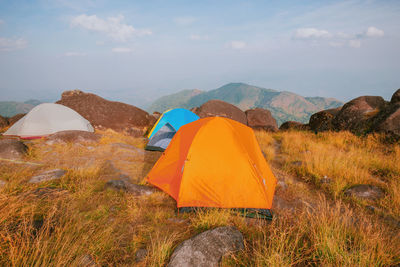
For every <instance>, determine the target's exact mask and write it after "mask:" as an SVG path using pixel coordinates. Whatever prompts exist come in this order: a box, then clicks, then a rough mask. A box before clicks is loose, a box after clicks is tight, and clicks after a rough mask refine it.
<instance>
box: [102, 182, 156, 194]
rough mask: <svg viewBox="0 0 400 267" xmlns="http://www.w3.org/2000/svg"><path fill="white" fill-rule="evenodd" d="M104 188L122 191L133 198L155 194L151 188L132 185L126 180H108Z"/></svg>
mask: <svg viewBox="0 0 400 267" xmlns="http://www.w3.org/2000/svg"><path fill="white" fill-rule="evenodd" d="M105 186H106V188H112V189H114V190H122V191H125V192H128V193H130V194H133V195H135V196H143V195H151V194H153V193H154V192H155V190H154V188H153V187H149V186H145V185H138V184H132V183H130V182H128V181H126V180H110V181H108V182H107V183H106V185H105Z"/></svg>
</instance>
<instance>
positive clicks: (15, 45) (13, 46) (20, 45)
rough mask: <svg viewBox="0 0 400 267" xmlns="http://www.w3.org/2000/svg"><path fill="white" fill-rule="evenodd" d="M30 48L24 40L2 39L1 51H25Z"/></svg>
mask: <svg viewBox="0 0 400 267" xmlns="http://www.w3.org/2000/svg"><path fill="white" fill-rule="evenodd" d="M27 46H28V42H27V41H26V40H25V39H23V38H18V39H11V38H1V37H0V51H14V50H19V49H24V48H26V47H27Z"/></svg>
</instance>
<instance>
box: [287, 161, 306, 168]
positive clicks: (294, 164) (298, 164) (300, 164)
mask: <svg viewBox="0 0 400 267" xmlns="http://www.w3.org/2000/svg"><path fill="white" fill-rule="evenodd" d="M290 164H292V165H293V166H296V167H300V166H302V165H303V162H302V161H298V160H296V161H292V162H291V163H290Z"/></svg>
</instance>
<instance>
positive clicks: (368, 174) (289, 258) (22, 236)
mask: <svg viewBox="0 0 400 267" xmlns="http://www.w3.org/2000/svg"><path fill="white" fill-rule="evenodd" d="M102 134H103V138H102V139H101V141H100V143H98V144H97V143H95V144H86V145H75V144H55V145H51V146H49V145H46V144H45V140H37V141H34V142H32V143H31V144H30V145H29V146H30V151H31V152H30V153H29V155H28V156H27V157H26V158H25V159H24V160H29V161H34V162H40V163H42V164H43V165H40V166H30V165H21V164H11V163H1V162H0V179H1V180H3V181H6V182H7V185H6V186H4V187H2V188H0V266H78V265H79V264H80V263H81V262H82V260H83V259H85V258H86V259H87V258H89V259H92V260H93V261H94V262H96V263H97V264H98V265H100V266H165V265H166V264H167V263H168V261H169V258H170V256H171V255H172V253H173V250H174V249H175V248H176V247H177V246H178V245H179V244H180V243H181V242H182V241H183V240H185V239H187V238H190V237H192V236H194V235H196V234H198V233H200V232H203V231H206V230H209V229H213V228H215V227H218V226H236V227H237V228H238V229H239V230H240V231H241V232H242V233H243V235H244V238H245V249H244V250H243V251H241V252H238V253H235V254H233V255H228V256H227V257H225V258H224V259H223V262H222V266H294V265H296V266H304V265H313V266H391V265H395V264H399V263H400V236H399V231H396V230H393V229H392V228H389V227H390V226H387V225H386V224H385V223H383V222H382V220H380V219H379V218H378V217H376V216H374V215H373V214H369V213H368V212H363V211H362V210H361V211H359V210H357V211H356V212H355V211H353V210H352V209H351V208H349V207H348V206H347V204H344V203H343V201H342V200H341V198H342V191H343V189H344V188H346V187H348V186H350V185H352V184H355V183H367V182H368V183H373V184H376V185H379V186H380V187H382V188H384V189H385V191H386V196H385V197H384V198H383V199H381V200H379V201H377V202H376V203H374V205H376V206H378V207H380V208H382V209H383V210H384V211H385V212H386V213H391V214H393V215H396V214H398V206H399V205H400V202H399V199H400V197H399V193H400V182H399V177H398V174H399V170H400V169H399V168H400V167H399V163H400V162H399V158H400V148H399V146H398V145H394V146H387V145H384V144H382V143H381V142H380V139H379V137H373V136H371V137H369V138H364V139H363V138H359V137H356V136H353V135H351V134H349V133H326V134H319V135H314V134H311V133H297V132H287V133H274V134H271V133H266V132H262V131H260V132H257V133H256V136H257V139H258V142H259V143H260V146H261V148H262V150H263V152H264V153H265V154H266V157H267V159H268V160H269V161H270V162H271V163H272V161H273V160H276V156H277V154H281V153H283V154H284V157H283V161H284V162H283V163H284V164H283V166H284V168H285V169H286V170H287V171H289V172H291V173H293V174H297V175H298V176H299V178H301V177H304V179H306V180H307V181H310V182H311V183H315V185H318V186H317V187H316V189H314V187H311V189H310V188H309V187H308V186H307V184H306V183H296V182H294V181H293V182H290V181H286V183H287V185H288V187H287V189H285V190H284V189H281V191H280V193H279V194H281V195H280V196H285V198H287V199H292V200H299V201H300V200H304V201H306V202H310V203H311V199H315V198H317V201H315V203H314V202H313V205H312V206H311V208H307V209H305V208H303V209H298V210H295V211H277V212H276V213H275V216H274V218H273V220H272V221H264V220H256V219H248V218H244V217H242V216H240V215H238V214H237V213H235V212H233V211H231V210H229V209H206V210H202V211H199V212H197V213H180V214H179V213H178V212H177V209H176V202H175V201H174V200H173V199H172V198H171V197H169V196H168V195H167V194H165V193H163V192H157V193H154V194H152V195H150V196H142V197H134V196H132V195H130V194H129V193H126V192H123V191H115V190H112V189H110V188H105V186H104V185H105V183H106V180H104V179H103V178H102V177H103V175H104V163H105V161H107V160H110V161H112V162H113V164H114V166H115V167H116V168H117V169H118V170H120V171H122V172H124V173H127V174H128V175H129V176H130V177H131V181H132V182H137V183H139V182H143V180H142V179H143V177H144V175H145V174H146V171H147V169H149V168H151V166H152V164H154V162H155V161H156V159H157V155H159V154H156V153H154V154H148V155H147V156H146V155H144V154H140V153H139V152H138V151H136V150H129V149H125V148H121V147H118V146H113V144H115V143H124V144H129V145H132V146H134V147H137V148H139V147H140V146H141V145H140V144H144V143H143V140H142V139H140V138H139V139H135V138H132V137H129V136H124V135H122V134H118V133H114V132H111V131H105V132H102ZM279 142H282V147H281V149H282V152H280V151H275V149H278V148H279V147H278V146H277V143H279ZM349 158H351V159H352V160H351V161H349ZM346 159H347V161H348V162H346ZM293 161H301V162H303V164H302V165H301V166H297V165H293V164H291V162H293ZM53 168H64V169H66V170H67V173H66V175H64V176H63V177H62V178H61V179H58V180H54V181H49V182H44V183H41V184H28V183H27V181H28V180H29V179H30V177H32V176H33V175H35V174H38V173H40V172H41V171H43V170H48V169H53ZM324 175H326V176H329V177H330V178H331V179H332V180H333V182H332V183H331V184H327V185H326V184H324V185H321V184H320V179H321V177H323V176H324ZM320 189H321V190H320ZM318 191H320V192H322V193H327V194H328V195H333V196H336V198H328V200H327V199H325V197H323V194H321V196H319V197H318V195H319V193H318ZM41 192H42V193H41ZM346 203H347V202H346ZM138 249H146V250H147V255H146V256H145V258H144V259H143V260H142V261H141V262H136V256H135V253H136V252H137V251H138Z"/></svg>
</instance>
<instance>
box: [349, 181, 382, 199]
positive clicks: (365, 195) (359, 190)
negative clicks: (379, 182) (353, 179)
mask: <svg viewBox="0 0 400 267" xmlns="http://www.w3.org/2000/svg"><path fill="white" fill-rule="evenodd" d="M344 194H345V196H352V197H356V198H360V199H371V200H375V199H379V198H382V197H383V195H384V191H383V190H382V189H380V188H379V187H377V186H374V185H368V184H360V185H354V186H351V187H350V188H348V189H346V190H345V191H344Z"/></svg>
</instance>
